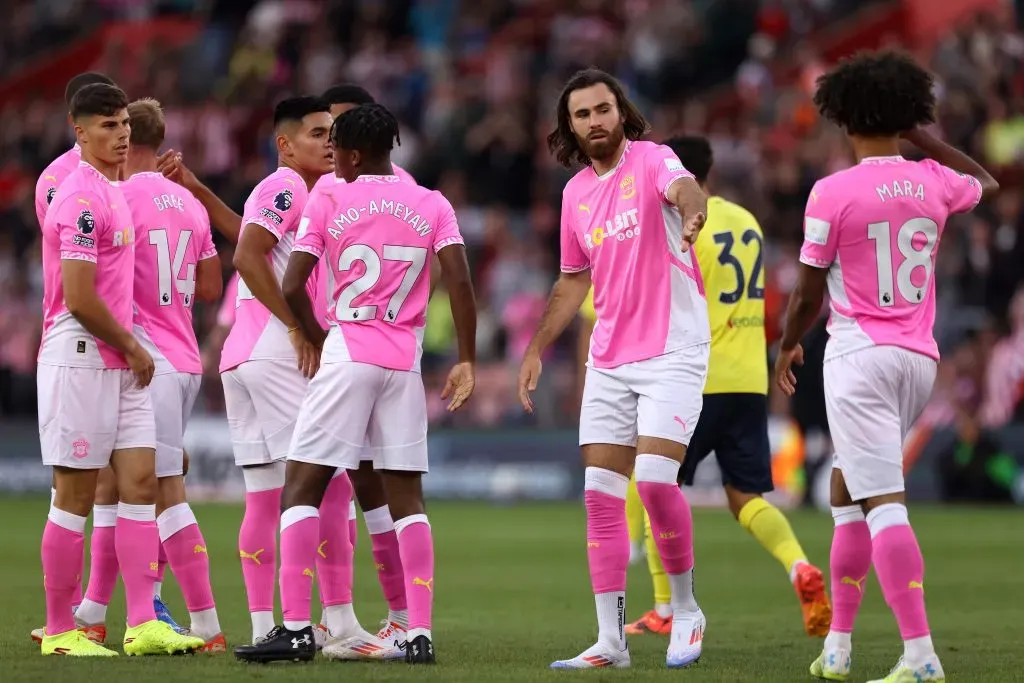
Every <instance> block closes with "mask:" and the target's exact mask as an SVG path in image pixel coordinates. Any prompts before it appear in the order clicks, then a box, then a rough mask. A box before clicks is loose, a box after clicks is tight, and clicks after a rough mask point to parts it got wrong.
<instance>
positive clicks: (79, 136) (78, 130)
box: [73, 121, 89, 145]
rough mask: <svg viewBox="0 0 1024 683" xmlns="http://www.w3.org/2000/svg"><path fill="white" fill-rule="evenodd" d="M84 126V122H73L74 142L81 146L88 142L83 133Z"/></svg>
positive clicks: (86, 136)
mask: <svg viewBox="0 0 1024 683" xmlns="http://www.w3.org/2000/svg"><path fill="white" fill-rule="evenodd" d="M84 124H85V121H74V122H73V125H74V126H75V141H76V142H77V143H78V144H79V145H83V144H85V143H87V142H89V136H88V135H87V134H86V132H85V125H84Z"/></svg>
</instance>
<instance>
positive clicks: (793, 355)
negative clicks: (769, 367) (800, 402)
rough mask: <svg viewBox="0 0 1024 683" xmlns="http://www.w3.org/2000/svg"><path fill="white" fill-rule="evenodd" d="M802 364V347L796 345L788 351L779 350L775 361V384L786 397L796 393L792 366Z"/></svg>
mask: <svg viewBox="0 0 1024 683" xmlns="http://www.w3.org/2000/svg"><path fill="white" fill-rule="evenodd" d="M803 364H804V347H802V346H800V345H799V344H797V345H796V346H794V347H793V348H791V349H790V350H789V351H783V350H782V349H779V355H778V357H777V358H776V359H775V383H776V384H777V385H779V389H782V393H784V394H785V395H786V396H792V395H793V394H794V393H796V375H794V374H793V366H794V365H803Z"/></svg>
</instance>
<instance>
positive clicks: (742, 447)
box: [679, 394, 774, 493]
mask: <svg viewBox="0 0 1024 683" xmlns="http://www.w3.org/2000/svg"><path fill="white" fill-rule="evenodd" d="M712 452H714V454H715V458H716V459H717V460H718V467H719V469H720V470H721V471H722V483H723V484H728V485H729V486H731V487H732V488H734V489H736V490H738V491H742V492H743V493H767V492H768V491H771V490H772V489H773V488H774V486H773V485H772V451H771V446H770V445H769V444H768V397H767V396H765V395H763V394H704V407H703V409H702V410H701V413H700V420H699V421H698V422H697V428H696V429H695V430H694V432H693V438H692V439H690V446H689V448H687V449H686V459H685V460H684V461H683V465H682V467H680V468H679V481H680V483H682V484H686V485H692V484H693V476H694V474H695V473H696V471H697V466H698V465H699V464H700V463H701V461H703V460H704V458H706V457H708V455H710V454H711V453H712Z"/></svg>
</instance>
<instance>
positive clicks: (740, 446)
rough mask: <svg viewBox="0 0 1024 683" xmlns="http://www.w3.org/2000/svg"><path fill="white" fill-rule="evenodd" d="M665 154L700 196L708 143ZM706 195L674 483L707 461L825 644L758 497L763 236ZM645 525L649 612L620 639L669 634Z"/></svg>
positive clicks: (796, 567)
mask: <svg viewBox="0 0 1024 683" xmlns="http://www.w3.org/2000/svg"><path fill="white" fill-rule="evenodd" d="M665 144H666V145H668V146H669V147H671V148H672V151H674V152H675V153H676V155H677V156H678V157H679V159H680V161H682V162H683V166H685V167H686V169H687V170H689V171H690V172H691V173H693V174H694V175H695V176H696V178H697V182H699V183H700V184H701V188H702V189H704V191H705V192H707V186H706V183H707V177H708V173H709V172H710V170H711V164H712V154H711V145H710V144H709V143H708V141H707V140H706V139H704V138H698V137H678V138H672V139H670V140H667V141H666V142H665ZM708 194H709V197H710V198H709V199H708V218H707V223H705V225H704V228H703V230H701V232H700V236H699V237H698V238H697V242H696V243H695V244H694V249H696V254H697V260H698V263H699V264H700V269H701V273H702V274H703V276H704V290H705V292H706V294H707V302H708V316H709V318H710V321H711V359H710V361H709V363H708V377H707V383H706V384H705V386H704V407H703V408H702V410H701V414H700V420H699V422H698V423H697V427H696V430H695V432H694V435H693V439H692V440H691V441H690V447H689V448H688V449H687V451H686V458H685V460H684V461H683V465H682V467H681V468H680V470H679V476H680V479H681V482H680V483H685V484H692V483H693V475H694V473H695V472H696V470H697V465H699V464H700V462H701V460H703V459H704V458H706V457H707V456H708V455H709V454H710V453H712V452H714V453H715V457H716V459H717V460H718V466H719V468H720V469H721V471H722V484H723V486H724V487H725V493H726V496H727V498H728V500H729V509H730V510H731V511H732V514H733V516H735V517H736V519H737V520H738V521H739V523H740V525H741V526H742V527H743V528H744V529H746V530H747V531H749V532H750V534H751V535H753V536H754V538H756V539H757V541H758V542H759V543H760V544H761V545H762V546H763V547H764V549H765V550H767V551H768V552H769V553H771V554H772V556H773V557H775V559H777V560H778V561H779V562H780V563H782V566H783V567H785V568H786V570H787V571H788V572H789V578H790V581H791V582H792V584H793V587H794V588H795V590H796V593H797V596H798V597H799V598H800V605H801V609H802V612H803V620H804V628H805V630H806V631H807V634H808V635H811V636H819V637H824V636H825V635H827V634H828V630H829V625H830V624H831V621H832V608H831V606H830V604H829V601H828V596H827V595H826V594H825V583H824V580H823V578H822V574H821V570H820V569H818V568H817V567H815V566H814V565H812V564H810V563H809V562H808V561H807V557H806V555H805V554H804V551H803V548H801V547H800V542H799V541H798V540H797V539H796V536H795V535H794V534H793V530H792V528H791V527H790V526H789V522H788V521H786V518H785V516H784V515H783V514H782V512H780V511H779V509H778V508H776V507H775V506H773V505H772V504H771V503H769V502H768V501H766V500H765V499H764V498H762V497H761V494H763V493H767V492H768V491H771V490H772V488H773V487H772V469H771V449H770V447H769V445H768V398H767V394H768V352H767V342H766V340H765V332H764V268H763V261H762V245H763V235H762V232H761V227H760V226H759V225H758V223H757V220H756V219H755V218H754V216H753V215H752V214H751V213H750V212H749V211H747V210H746V209H744V208H743V207H741V206H738V205H736V204H733V203H732V202H729V201H726V200H725V199H722V198H721V197H715V196H711V195H710V193H708ZM645 518H646V515H645ZM645 521H646V530H647V531H646V534H647V561H648V566H649V567H650V570H651V577H652V578H653V579H654V601H655V608H654V609H652V610H651V611H649V612H647V613H646V614H645V615H643V617H641V618H640V619H639V620H638V621H636V622H634V623H632V624H629V625H628V626H627V627H626V632H627V633H629V634H633V635H636V634H640V633H662V634H668V633H671V624H672V608H671V607H670V606H669V604H668V602H669V595H670V589H669V585H668V577H667V576H666V575H665V570H664V569H663V568H662V566H661V560H660V559H659V558H658V549H657V546H656V545H655V543H654V539H653V538H652V537H651V531H650V521H649V520H646V519H645Z"/></svg>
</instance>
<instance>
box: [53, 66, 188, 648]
mask: <svg viewBox="0 0 1024 683" xmlns="http://www.w3.org/2000/svg"><path fill="white" fill-rule="evenodd" d="M127 105H128V101H127V97H125V94H124V92H122V91H121V90H120V89H118V88H116V87H114V86H111V85H107V84H103V83H98V84H93V85H89V86H86V87H84V88H82V89H81V90H79V91H78V92H77V93H76V94H75V96H74V98H73V100H72V104H71V114H72V119H73V121H74V124H75V134H76V136H77V138H78V144H79V146H80V148H81V151H82V163H81V164H80V166H79V168H78V169H77V170H76V171H74V172H72V173H71V174H70V175H69V176H68V177H67V178H66V179H65V181H64V183H63V184H62V185H61V187H60V188H59V189H58V190H57V192H56V193H55V194H54V197H53V201H52V202H51V206H50V209H49V210H48V211H47V213H46V219H45V222H44V224H43V245H44V247H43V272H44V278H45V292H44V301H43V309H44V320H45V322H44V333H43V342H42V345H41V348H40V351H39V372H38V382H39V424H40V430H39V433H40V441H41V445H42V452H43V462H44V464H46V465H51V466H53V468H54V476H55V480H56V482H55V483H56V489H57V493H56V496H55V499H54V503H53V506H52V507H51V509H50V514H49V520H48V521H47V524H46V528H45V530H44V532H43V542H42V562H43V574H44V580H43V582H44V586H45V588H46V628H45V635H44V637H43V642H42V645H41V648H42V653H43V654H44V655H47V654H66V655H76V656H113V655H115V654H116V653H115V652H114V651H112V650H108V649H106V648H104V647H102V646H101V645H98V644H96V643H94V642H92V641H90V640H89V639H88V638H87V637H86V635H85V634H84V633H83V632H82V631H80V630H78V628H77V627H76V623H75V618H74V615H73V612H72V610H71V602H72V597H73V595H74V592H75V584H76V583H77V582H80V581H81V577H80V576H79V573H80V571H81V567H82V555H83V552H84V547H83V546H84V530H85V521H86V520H85V518H86V515H88V513H89V509H90V508H91V507H92V505H93V501H94V499H95V493H96V477H97V472H98V471H99V470H100V469H102V468H103V467H105V466H106V465H107V464H112V465H113V466H114V471H115V473H116V475H117V488H118V491H119V494H120V500H121V502H120V503H119V505H118V511H117V522H116V534H115V536H116V539H115V544H116V553H117V559H118V564H119V565H120V570H121V574H122V576H123V577H124V585H125V595H126V598H127V606H128V628H127V630H126V631H125V639H124V649H125V652H126V653H127V654H129V655H139V654H171V653H174V652H191V651H194V650H196V649H199V648H200V647H202V645H203V641H202V640H201V639H199V638H194V637H190V636H183V635H180V634H178V633H176V632H175V631H174V630H173V629H172V628H171V627H170V626H168V625H167V624H165V623H163V622H161V621H158V620H157V619H156V615H155V613H154V610H153V583H154V581H155V579H156V563H157V553H158V548H159V544H160V539H159V535H158V533H157V527H156V509H155V508H156V506H155V502H156V468H155V449H154V446H155V427H154V421H153V409H152V404H151V402H150V395H149V391H148V389H147V387H148V385H149V383H150V381H151V380H152V377H153V372H154V364H153V359H152V358H151V357H150V355H149V354H148V353H147V352H146V350H145V349H144V348H143V347H142V345H141V344H140V343H139V341H138V340H137V339H136V338H135V336H134V335H133V334H132V332H131V331H130V330H131V323H132V280H133V275H134V267H135V245H134V239H135V231H134V227H133V225H132V217H131V214H130V212H129V210H128V206H127V202H126V201H125V198H124V195H123V194H122V193H121V189H120V187H119V186H118V182H117V181H116V178H117V177H118V173H119V169H120V167H121V166H122V165H123V164H124V162H125V160H126V158H127V154H128V136H129V130H130V127H129V124H128V121H129V119H128V112H127Z"/></svg>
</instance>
